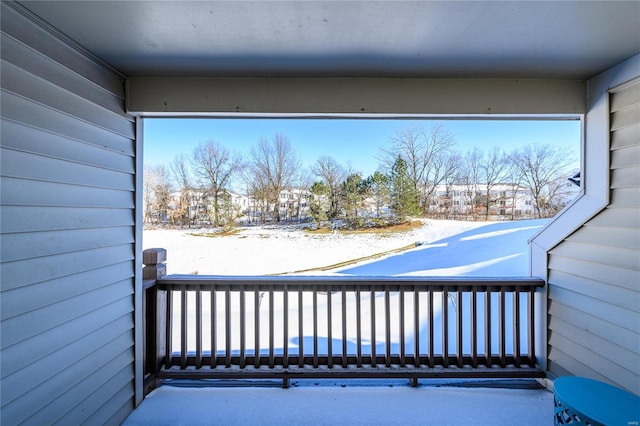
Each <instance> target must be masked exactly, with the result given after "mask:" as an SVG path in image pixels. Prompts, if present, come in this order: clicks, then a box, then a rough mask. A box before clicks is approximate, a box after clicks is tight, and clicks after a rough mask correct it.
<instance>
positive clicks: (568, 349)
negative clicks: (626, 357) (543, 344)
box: [549, 331, 640, 392]
mask: <svg viewBox="0 0 640 426" xmlns="http://www.w3.org/2000/svg"><path fill="white" fill-rule="evenodd" d="M569 337H570V336H563V335H561V334H560V333H558V332H556V331H553V332H552V333H551V338H550V339H549V343H550V344H551V346H553V347H554V348H556V349H558V350H560V351H561V352H564V353H568V354H572V357H573V358H575V359H576V360H577V361H578V362H580V363H581V364H584V365H589V366H596V367H595V368H596V369H597V371H598V372H599V373H600V374H602V375H604V376H605V377H609V378H610V379H611V378H615V380H616V383H617V384H618V385H620V386H622V387H624V388H625V389H629V390H633V391H634V392H637V391H638V390H640V384H639V383H640V381H639V380H638V375H637V374H633V373H631V372H630V371H629V370H627V369H626V368H623V367H621V366H619V365H618V364H616V363H614V362H611V361H610V360H608V359H607V358H605V357H603V356H601V355H599V354H596V353H595V352H593V351H591V349H590V348H589V347H585V346H583V345H581V344H578V343H576V342H574V341H572V340H570V338H569Z"/></svg>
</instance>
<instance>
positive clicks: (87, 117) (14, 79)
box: [1, 60, 135, 138]
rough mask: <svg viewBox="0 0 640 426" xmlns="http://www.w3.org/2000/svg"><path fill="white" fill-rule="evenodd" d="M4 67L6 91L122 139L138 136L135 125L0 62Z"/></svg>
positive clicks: (3, 84) (128, 120)
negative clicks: (107, 131) (118, 135)
mask: <svg viewBox="0 0 640 426" xmlns="http://www.w3.org/2000/svg"><path fill="white" fill-rule="evenodd" d="M1 65H2V88H3V89H4V90H6V91H8V92H12V93H15V94H17V95H19V96H22V97H24V98H27V99H30V100H32V101H34V102H37V103H40V104H43V105H47V106H48V107H49V108H53V109H55V110H57V111H60V112H63V113H65V114H68V115H71V116H74V117H76V118H77V119H79V120H82V121H86V122H89V123H91V124H93V125H95V126H98V127H101V128H103V129H107V130H109V131H111V132H114V133H118V134H120V135H122V136H125V137H128V138H133V137H134V136H135V129H134V126H135V125H134V123H133V122H132V121H131V120H130V119H128V118H126V117H123V116H122V115H119V114H116V113H114V112H112V111H110V110H108V109H105V108H103V107H101V106H99V105H97V104H95V103H93V102H91V101H89V100H87V99H83V98H81V97H80V96H78V95H76V94H74V93H71V92H68V91H67V90H65V89H63V88H61V87H59V86H56V85H54V84H53V83H51V82H50V81H47V80H44V79H42V78H40V77H37V76H35V75H33V74H30V73H29V72H27V71H25V70H23V69H21V68H19V67H17V66H16V65H13V64H11V63H9V62H7V61H5V60H2V61H1Z"/></svg>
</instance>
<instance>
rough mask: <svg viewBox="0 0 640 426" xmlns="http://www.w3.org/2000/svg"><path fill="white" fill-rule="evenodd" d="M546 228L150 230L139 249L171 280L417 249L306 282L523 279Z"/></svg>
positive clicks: (281, 269)
mask: <svg viewBox="0 0 640 426" xmlns="http://www.w3.org/2000/svg"><path fill="white" fill-rule="evenodd" d="M545 223H546V221H545V220H525V221H517V222H463V221H451V220H425V221H424V226H423V227H421V228H419V229H416V230H413V231H409V232H403V233H397V234H392V235H387V234H355V235H342V234H339V233H333V234H320V235H313V234H309V233H305V232H304V231H303V230H302V229H301V228H300V227H298V226H286V227H283V228H282V227H275V226H256V227H248V228H242V230H241V231H240V232H239V233H238V234H236V235H231V236H224V237H208V236H206V235H207V234H208V233H211V230H206V229H204V230H148V231H145V232H144V234H143V247H144V248H151V247H162V248H165V249H167V270H168V273H170V274H194V273H195V274H199V275H267V274H285V273H291V272H296V271H303V270H308V269H312V268H322V267H326V266H329V265H334V264H338V263H341V262H344V261H349V260H354V259H359V258H362V257H365V256H370V255H374V254H377V253H381V252H385V251H388V250H393V249H398V248H401V247H406V246H407V245H412V244H413V245H415V244H421V245H420V246H419V247H416V248H415V249H412V250H409V251H407V252H404V253H401V254H397V255H392V256H386V257H384V258H378V259H374V260H371V261H367V262H363V263H362V264H358V265H350V266H348V267H343V268H339V269H335V270H333V271H328V272H326V271H310V272H307V273H306V274H308V275H326V274H335V273H339V274H343V275H369V276H371V275H379V276H389V275H465V276H482V275H484V276H514V275H527V274H528V272H529V271H528V257H527V253H528V247H527V240H528V239H529V238H530V237H531V236H532V235H533V234H534V233H536V232H537V231H539V230H540V228H541V227H542V226H543V225H544V224H545Z"/></svg>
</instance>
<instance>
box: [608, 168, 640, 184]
mask: <svg viewBox="0 0 640 426" xmlns="http://www.w3.org/2000/svg"><path fill="white" fill-rule="evenodd" d="M639 186H640V174H639V173H638V168H637V167H632V168H627V169H614V170H611V188H613V189H615V188H628V187H639Z"/></svg>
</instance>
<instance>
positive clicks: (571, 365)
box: [549, 345, 640, 393]
mask: <svg viewBox="0 0 640 426" xmlns="http://www.w3.org/2000/svg"><path fill="white" fill-rule="evenodd" d="M576 346H577V345H570V346H569V349H566V350H576V349H579V347H578V348H576ZM570 353H571V354H574V352H570ZM549 360H550V361H551V362H550V365H554V364H557V365H559V366H561V367H562V369H563V371H565V370H566V371H568V372H569V373H571V374H573V375H574V376H581V377H589V378H592V379H594V380H598V381H601V382H604V383H609V384H611V385H613V386H617V387H622V388H625V389H627V390H628V391H631V392H635V393H638V391H640V389H637V390H634V388H638V384H637V383H635V384H634V383H633V382H632V383H630V386H629V387H627V386H625V385H624V384H623V383H619V382H616V381H614V380H612V379H611V377H612V376H608V375H607V374H606V370H605V369H600V368H599V367H595V368H596V369H594V366H593V364H585V363H584V362H581V361H579V360H576V359H575V358H573V357H572V356H570V355H568V354H567V353H566V352H564V351H562V350H559V349H558V348H556V347H554V346H552V347H551V350H550V351H549ZM552 372H553V370H552Z"/></svg>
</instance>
